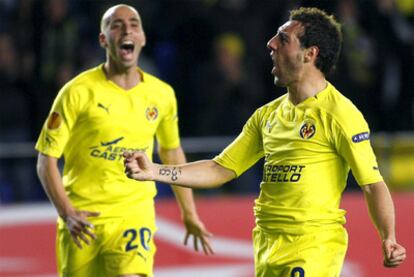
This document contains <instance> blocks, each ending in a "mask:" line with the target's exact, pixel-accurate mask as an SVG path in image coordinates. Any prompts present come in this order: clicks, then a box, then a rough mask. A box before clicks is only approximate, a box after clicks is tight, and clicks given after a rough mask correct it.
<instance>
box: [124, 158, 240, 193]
mask: <svg viewBox="0 0 414 277" xmlns="http://www.w3.org/2000/svg"><path fill="white" fill-rule="evenodd" d="M124 158H125V160H124V164H125V173H126V174H127V176H128V177H129V178H131V179H135V180H138V181H159V182H163V183H168V184H173V185H178V186H182V187H188V188H194V189H201V188H214V187H219V186H221V185H222V184H224V183H226V182H228V181H230V180H232V179H234V178H235V177H236V174H235V173H234V172H233V171H232V170H229V169H227V168H225V167H223V166H221V165H219V164H218V163H216V162H215V161H213V160H202V161H197V162H191V163H185V164H179V165H160V164H156V163H152V162H151V161H150V160H149V159H148V157H147V156H146V154H145V153H144V152H126V153H124Z"/></svg>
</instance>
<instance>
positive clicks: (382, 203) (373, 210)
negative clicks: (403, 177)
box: [361, 181, 406, 267]
mask: <svg viewBox="0 0 414 277" xmlns="http://www.w3.org/2000/svg"><path fill="white" fill-rule="evenodd" d="M361 188H362V190H363V192H364V196H365V199H366V202H367V204H368V208H369V213H370V215H371V218H372V221H373V222H374V224H375V226H376V228H377V230H378V232H379V234H380V236H381V239H382V249H383V255H384V266H386V267H397V266H399V265H400V264H401V263H402V262H403V261H404V260H405V258H406V250H405V248H404V247H403V246H402V245H400V244H398V243H397V240H396V237H395V212H394V204H393V201H392V199H391V194H390V192H389V190H388V188H387V185H386V184H385V183H384V182H382V181H381V182H378V183H374V184H370V185H365V186H362V187H361Z"/></svg>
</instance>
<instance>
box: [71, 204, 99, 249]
mask: <svg viewBox="0 0 414 277" xmlns="http://www.w3.org/2000/svg"><path fill="white" fill-rule="evenodd" d="M96 216H99V212H89V211H78V210H74V211H73V212H71V213H70V214H67V215H66V216H65V218H64V221H65V223H66V227H67V228H68V230H69V233H70V235H71V237H72V240H73V241H74V242H75V244H76V245H77V246H78V247H79V248H80V249H82V244H81V240H82V241H84V242H85V243H86V244H87V245H90V239H93V240H95V239H96V235H95V234H94V233H93V232H92V229H93V228H94V226H93V225H92V223H90V222H89V221H88V220H87V218H88V217H96Z"/></svg>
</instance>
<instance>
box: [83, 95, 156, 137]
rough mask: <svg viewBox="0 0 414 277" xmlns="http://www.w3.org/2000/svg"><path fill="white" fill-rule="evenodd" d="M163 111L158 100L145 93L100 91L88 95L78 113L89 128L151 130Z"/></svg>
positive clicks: (154, 127)
mask: <svg viewBox="0 0 414 277" xmlns="http://www.w3.org/2000/svg"><path fill="white" fill-rule="evenodd" d="M163 113H164V107H163V105H162V103H161V102H160V101H158V100H157V99H155V98H154V97H150V96H148V95H147V94H142V95H136V94H135V95H134V94H128V93H124V94H122V93H116V92H111V91H109V92H104V93H100V94H97V95H94V96H93V97H91V99H90V100H89V101H88V104H87V105H86V107H85V109H84V110H83V111H82V112H81V114H80V116H79V123H81V124H87V125H88V126H89V128H125V129H131V130H136V129H139V130H140V131H141V132H142V131H145V130H148V131H149V132H151V131H152V130H155V129H156V128H157V126H158V124H159V122H160V118H162V116H163Z"/></svg>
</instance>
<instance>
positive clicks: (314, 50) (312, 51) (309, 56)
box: [303, 46, 319, 63]
mask: <svg viewBox="0 0 414 277" xmlns="http://www.w3.org/2000/svg"><path fill="white" fill-rule="evenodd" d="M318 54H319V48H318V47H317V46H311V47H309V48H307V49H306V50H305V55H304V57H303V61H304V62H305V63H309V62H312V61H313V62H315V61H316V58H317V57H318Z"/></svg>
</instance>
